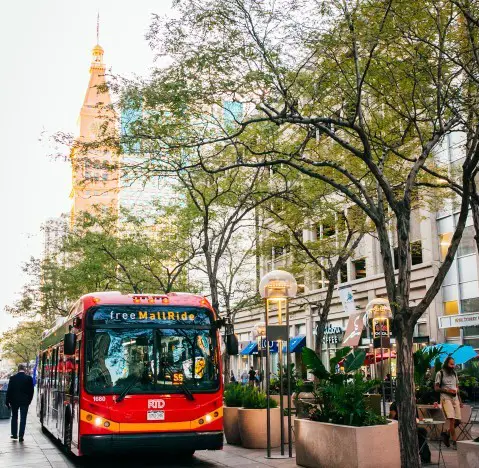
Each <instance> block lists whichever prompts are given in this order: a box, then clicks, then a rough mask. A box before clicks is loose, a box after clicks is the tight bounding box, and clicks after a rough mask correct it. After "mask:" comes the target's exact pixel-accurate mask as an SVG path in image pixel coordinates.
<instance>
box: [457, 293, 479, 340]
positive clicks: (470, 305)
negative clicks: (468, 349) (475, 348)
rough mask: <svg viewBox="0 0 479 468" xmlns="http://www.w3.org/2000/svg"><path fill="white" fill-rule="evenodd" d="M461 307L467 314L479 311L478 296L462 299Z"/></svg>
mask: <svg viewBox="0 0 479 468" xmlns="http://www.w3.org/2000/svg"><path fill="white" fill-rule="evenodd" d="M461 308H462V312H463V313H464V314H468V313H471V312H479V297H473V298H471V299H463V300H462V301H461ZM478 334H479V333H478Z"/></svg>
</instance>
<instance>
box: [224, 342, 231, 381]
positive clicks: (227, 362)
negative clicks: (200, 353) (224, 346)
mask: <svg viewBox="0 0 479 468" xmlns="http://www.w3.org/2000/svg"><path fill="white" fill-rule="evenodd" d="M230 369H231V367H230V355H229V354H228V353H227V352H226V350H225V352H224V354H223V375H224V377H225V380H224V382H225V385H226V384H229V383H230V374H231V372H230Z"/></svg>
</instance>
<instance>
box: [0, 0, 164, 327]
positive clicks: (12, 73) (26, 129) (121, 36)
mask: <svg viewBox="0 0 479 468" xmlns="http://www.w3.org/2000/svg"><path fill="white" fill-rule="evenodd" d="M170 5H171V0H141V1H139V2H130V1H128V2H127V1H126V0H83V1H81V2H73V1H65V0H41V1H38V0H25V1H23V2H5V3H4V4H3V5H2V15H1V16H0V57H1V60H2V67H1V68H2V73H1V74H0V106H1V107H0V132H1V133H0V135H1V137H0V138H1V146H0V213H1V216H2V218H3V219H2V221H3V222H2V223H1V225H2V228H1V229H0V333H1V332H2V331H4V330H6V329H8V328H10V327H11V326H13V325H14V324H15V320H14V319H13V318H12V317H10V316H9V315H8V314H6V313H5V312H4V308H5V306H6V305H9V304H12V303H13V301H14V300H15V298H16V297H18V296H17V294H18V292H19V291H20V290H21V288H22V285H23V284H24V283H25V281H26V280H27V276H26V274H25V273H24V272H23V271H22V264H23V263H24V262H25V261H27V260H28V259H29V258H30V257H31V256H34V257H38V256H40V254H41V252H42V241H43V237H42V233H41V231H40V226H41V224H42V223H43V222H45V221H46V220H48V219H49V218H52V217H57V216H59V215H61V214H62V213H65V212H68V211H69V208H70V200H69V193H70V188H71V175H70V167H69V165H68V163H67V162H61V161H59V160H55V159H54V158H52V157H51V155H52V154H53V153H54V147H53V144H52V142H51V139H50V137H51V135H53V134H54V133H55V132H58V131H65V132H69V133H73V134H75V133H76V129H77V127H76V124H77V118H78V114H79V111H80V107H81V105H82V102H83V98H84V95H85V92H86V87H87V84H88V77H89V66H90V62H91V49H92V48H93V46H94V45H95V44H96V21H97V12H99V14H100V41H99V42H100V45H101V46H102V47H103V49H104V50H105V55H104V62H105V63H106V65H107V67H109V68H110V70H111V72H112V73H114V74H119V75H126V76H131V75H132V74H136V75H146V74H148V71H149V69H151V67H153V66H154V54H153V52H152V51H151V50H150V48H149V46H148V43H147V41H146V40H145V33H146V32H147V29H148V26H149V24H150V22H151V15H152V14H153V13H157V14H160V15H164V14H168V13H170V12H169V9H170Z"/></svg>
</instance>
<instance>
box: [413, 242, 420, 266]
mask: <svg viewBox="0 0 479 468" xmlns="http://www.w3.org/2000/svg"><path fill="white" fill-rule="evenodd" d="M420 263H422V242H421V241H420V240H419V241H414V242H411V264H412V265H419V264H420Z"/></svg>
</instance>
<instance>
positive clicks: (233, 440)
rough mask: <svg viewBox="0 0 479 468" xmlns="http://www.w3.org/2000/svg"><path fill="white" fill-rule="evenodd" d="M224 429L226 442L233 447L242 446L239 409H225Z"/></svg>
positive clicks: (227, 407)
mask: <svg viewBox="0 0 479 468" xmlns="http://www.w3.org/2000/svg"><path fill="white" fill-rule="evenodd" d="M223 429H224V433H225V437H226V442H228V444H231V445H241V436H240V432H239V425H238V408H236V407H229V406H224V407H223Z"/></svg>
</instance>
